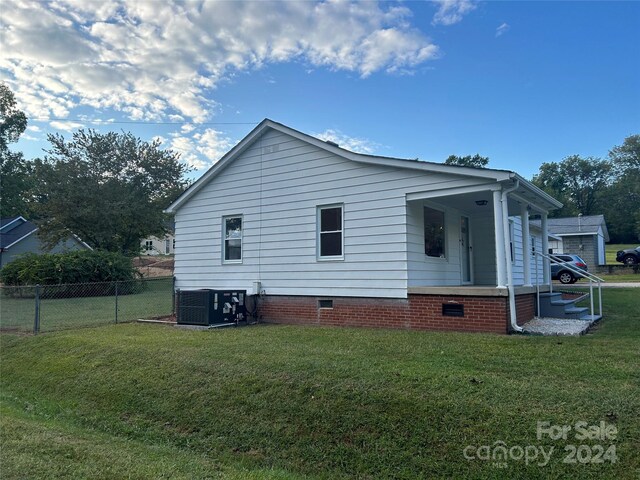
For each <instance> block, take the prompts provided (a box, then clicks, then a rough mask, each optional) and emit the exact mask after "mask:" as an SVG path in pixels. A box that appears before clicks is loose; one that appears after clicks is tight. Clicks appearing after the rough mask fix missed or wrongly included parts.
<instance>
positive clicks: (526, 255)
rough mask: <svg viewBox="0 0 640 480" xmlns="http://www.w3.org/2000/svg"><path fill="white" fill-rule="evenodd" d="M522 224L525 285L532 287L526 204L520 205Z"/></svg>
mask: <svg viewBox="0 0 640 480" xmlns="http://www.w3.org/2000/svg"><path fill="white" fill-rule="evenodd" d="M520 221H521V222H522V261H523V262H524V284H525V285H526V286H529V285H531V235H530V232H529V209H528V205H527V204H526V203H523V204H521V205H520Z"/></svg>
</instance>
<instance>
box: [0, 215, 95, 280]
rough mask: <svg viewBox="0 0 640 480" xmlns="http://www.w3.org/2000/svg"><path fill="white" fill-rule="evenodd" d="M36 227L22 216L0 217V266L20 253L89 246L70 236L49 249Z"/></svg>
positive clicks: (53, 251)
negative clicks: (40, 237)
mask: <svg viewBox="0 0 640 480" xmlns="http://www.w3.org/2000/svg"><path fill="white" fill-rule="evenodd" d="M37 231H38V227H36V225H35V224H33V223H32V222H30V221H28V220H26V219H25V218H24V217H21V216H17V217H11V218H2V219H0V268H2V267H4V266H5V265H6V264H7V263H9V262H11V261H12V260H14V259H15V258H16V257H17V256H18V255H20V254H22V253H27V252H31V253H61V252H66V251H69V250H84V249H89V250H91V247H90V246H89V245H87V244H86V243H84V242H83V241H82V240H80V239H79V238H77V237H76V236H75V235H72V236H70V237H69V238H68V239H67V240H65V241H63V242H59V243H58V244H57V245H55V246H54V247H53V248H51V249H46V248H45V247H44V245H43V243H42V242H41V241H40V239H39V238H38V235H37V234H36V233H37Z"/></svg>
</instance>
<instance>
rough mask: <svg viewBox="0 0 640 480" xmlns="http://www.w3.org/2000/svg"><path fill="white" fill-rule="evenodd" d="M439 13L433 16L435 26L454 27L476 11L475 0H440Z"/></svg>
mask: <svg viewBox="0 0 640 480" xmlns="http://www.w3.org/2000/svg"><path fill="white" fill-rule="evenodd" d="M437 3H438V5H439V6H438V11H437V12H436V13H435V15H434V16H433V22H432V23H433V24H434V25H453V24H455V23H458V22H460V21H461V20H462V18H463V17H464V16H465V15H466V14H467V13H469V12H471V11H473V10H475V8H476V4H475V2H474V1H473V0H438V2H437Z"/></svg>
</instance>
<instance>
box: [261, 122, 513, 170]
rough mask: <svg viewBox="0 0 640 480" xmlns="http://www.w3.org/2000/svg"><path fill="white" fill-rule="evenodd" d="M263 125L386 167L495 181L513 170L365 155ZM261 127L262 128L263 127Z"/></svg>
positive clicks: (271, 124) (277, 126)
mask: <svg viewBox="0 0 640 480" xmlns="http://www.w3.org/2000/svg"><path fill="white" fill-rule="evenodd" d="M263 123H264V127H271V128H273V129H274V130H278V131H279V132H282V133H284V134H287V135H290V136H292V137H294V138H297V139H298V140H300V141H302V142H306V143H309V144H311V145H314V146H316V147H318V148H321V149H323V150H326V151H327V152H330V153H333V154H334V155H338V156H340V157H343V158H346V159H348V160H353V161H354V162H359V163H368V164H371V165H384V166H388V167H396V168H408V169H413V170H422V171H428V172H434V173H448V174H452V175H457V176H460V175H461V176H467V177H474V178H487V179H491V180H496V181H502V180H508V179H509V178H511V176H512V175H513V172H510V171H508V170H493V169H490V168H471V167H461V166H456V165H445V164H441V163H433V162H426V161H421V160H409V159H402V158H392V157H378V156H375V155H366V154H362V153H355V152H351V151H349V150H345V149H344V148H340V147H336V146H335V145H332V144H331V143H327V142H325V141H324V140H320V139H319V138H316V137H312V136H311V135H307V134H306V133H302V132H300V131H298V130H294V129H293V128H290V127H287V126H286V125H283V124H281V123H277V122H274V121H272V120H268V119H267V120H264V121H263ZM264 127H263V128H264Z"/></svg>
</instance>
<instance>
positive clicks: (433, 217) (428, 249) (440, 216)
mask: <svg viewBox="0 0 640 480" xmlns="http://www.w3.org/2000/svg"><path fill="white" fill-rule="evenodd" d="M423 216H424V254H425V255H426V256H427V257H436V258H445V256H446V251H445V243H446V242H445V223H444V212H443V211H441V210H436V209H435V208H431V207H424V213H423Z"/></svg>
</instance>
